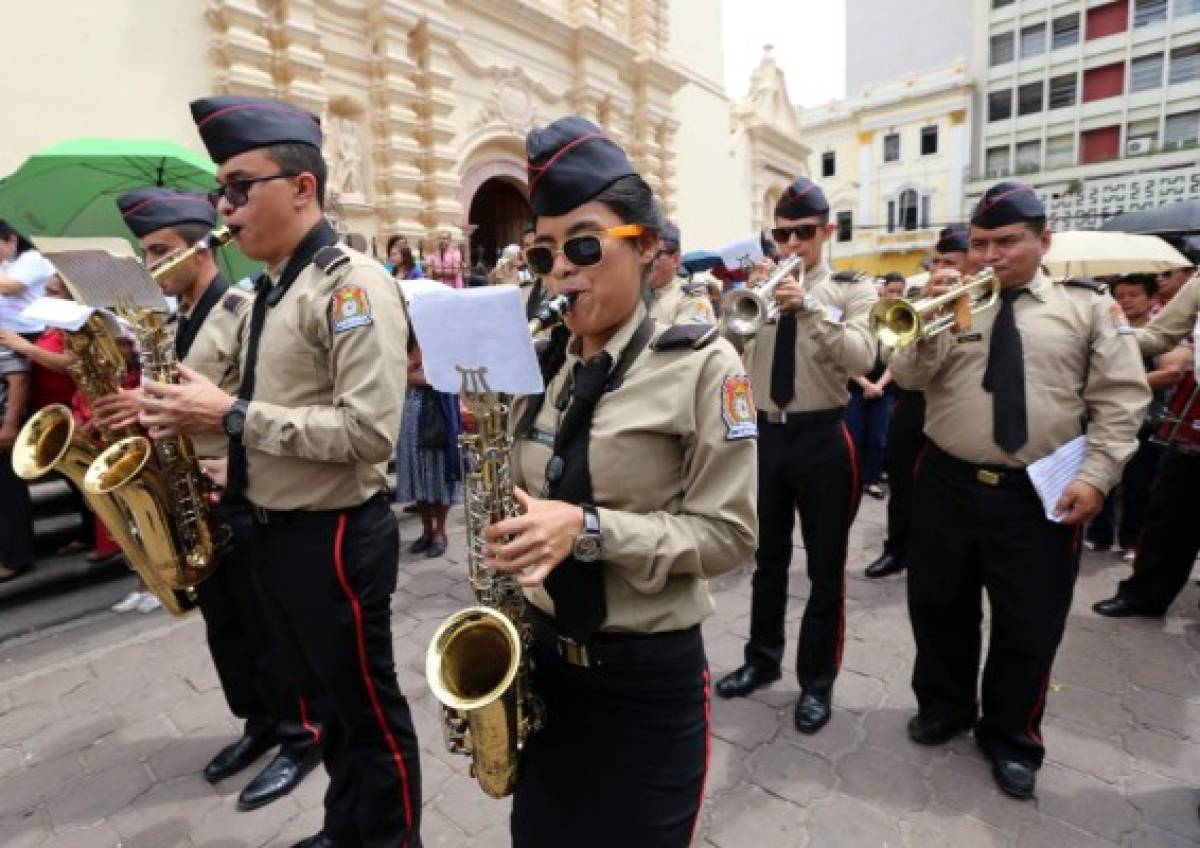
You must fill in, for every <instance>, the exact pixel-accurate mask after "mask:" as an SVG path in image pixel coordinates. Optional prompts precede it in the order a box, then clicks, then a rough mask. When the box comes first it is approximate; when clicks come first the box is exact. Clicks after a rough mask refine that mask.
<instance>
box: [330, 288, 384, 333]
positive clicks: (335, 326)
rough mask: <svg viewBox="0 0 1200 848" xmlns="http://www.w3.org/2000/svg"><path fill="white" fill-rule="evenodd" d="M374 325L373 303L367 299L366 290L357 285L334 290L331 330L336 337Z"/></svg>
mask: <svg viewBox="0 0 1200 848" xmlns="http://www.w3.org/2000/svg"><path fill="white" fill-rule="evenodd" d="M372 323H374V322H373V320H372V318H371V302H370V301H369V300H368V299H367V291H366V289H364V288H363V287H362V286H355V285H345V286H339V287H338V288H336V289H334V291H333V296H332V297H330V298H329V328H330V329H331V330H332V331H333V333H334V335H337V334H338V333H344V332H346V331H347V330H353V329H354V328H355V327H367V326H370V325H371V324H372Z"/></svg>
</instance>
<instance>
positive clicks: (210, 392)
mask: <svg viewBox="0 0 1200 848" xmlns="http://www.w3.org/2000/svg"><path fill="white" fill-rule="evenodd" d="M235 400H236V398H235V397H234V396H233V395H231V394H227V393H226V392H225V391H223V390H222V389H221V388H220V387H219V386H218V385H217V384H216V383H214V382H212V380H209V379H208V378H207V377H205V376H204V375H203V374H201V373H199V372H198V371H195V370H193V369H191V368H188V367H187V366H186V365H182V364H181V365H180V366H179V383H178V384H171V383H156V382H155V381H153V380H143V381H142V403H141V407H142V412H141V415H140V416H139V417H138V420H139V421H140V422H141V424H142V426H143V427H145V428H146V429H147V430H148V431H149V433H150V438H152V439H163V438H168V437H170V436H176V435H179V434H180V433H186V434H191V433H221V432H224V427H223V425H222V418H223V417H224V415H225V413H226V412H228V411H229V409H230V407H232V406H233V402H234V401H235Z"/></svg>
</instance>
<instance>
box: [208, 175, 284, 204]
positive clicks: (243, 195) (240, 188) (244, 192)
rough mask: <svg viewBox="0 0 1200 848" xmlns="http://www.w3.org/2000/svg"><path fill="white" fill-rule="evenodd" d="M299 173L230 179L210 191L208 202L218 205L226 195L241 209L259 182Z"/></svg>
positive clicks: (229, 200)
mask: <svg viewBox="0 0 1200 848" xmlns="http://www.w3.org/2000/svg"><path fill="white" fill-rule="evenodd" d="M298 176H300V174H299V173H295V172H285V173H282V174H272V175H271V176H269V177H254V178H253V179H249V180H230V181H229V182H228V183H226V184H225V185H223V186H219V187H217V188H215V189H213V190H212V191H210V192H208V202H209V203H211V204H212V205H213V206H216V205H217V204H218V203H220V202H221V198H222V197H224V198H225V201H226V202H227V203H228V204H229V205H230V206H232V207H233V208H234V209H239V208H241V207H242V206H245V205H246V204H247V203H249V202H250V189H251V188H253V187H254V186H255V185H256V184H257V183H269V182H270V181H271V180H286V179H289V178H291V177H298Z"/></svg>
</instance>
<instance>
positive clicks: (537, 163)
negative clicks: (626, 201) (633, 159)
mask: <svg viewBox="0 0 1200 848" xmlns="http://www.w3.org/2000/svg"><path fill="white" fill-rule="evenodd" d="M525 155H526V158H527V159H528V168H529V205H530V206H531V207H533V211H534V213H535V214H537V215H551V216H553V215H565V214H566V213H567V212H570V211H571V210H572V209H574V208H576V207H577V206H582V205H583V204H584V203H587V202H588V201H589V200H591V199H592V198H593V197H595V196H596V195H598V194H599V193H600V192H602V191H604V189H606V188H608V187H609V186H610V185H612V184H613V183H615V182H616V181H617V180H619V179H620V178H621V177H628V176H631V175H635V174H637V171H636V170H635V169H634V167H633V164H632V163H630V161H629V157H628V156H626V155H625V151H624V150H622V149H621V147H620V145H618V144H617V143H616V142H614V141H612V140H611V139H609V138H607V137H606V136H605V135H604V133H603V132H601V131H600V128H599V127H597V126H596V125H595V124H593V123H592V122H591V121H587V120H584V119H583V118H579V117H576V116H570V117H566V118H559V119H558V120H557V121H555V122H554V123H552V124H550V125H549V126H548V127H544V128H542V129H538V130H531V131H530V133H529V135H528V136H526V137H525Z"/></svg>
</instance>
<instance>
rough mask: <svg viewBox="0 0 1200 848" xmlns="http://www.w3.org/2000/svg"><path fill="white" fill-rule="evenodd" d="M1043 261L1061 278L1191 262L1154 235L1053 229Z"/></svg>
mask: <svg viewBox="0 0 1200 848" xmlns="http://www.w3.org/2000/svg"><path fill="white" fill-rule="evenodd" d="M1043 263H1044V264H1045V266H1046V269H1047V270H1048V271H1049V272H1050V276H1052V277H1056V278H1064V279H1065V278H1067V277H1106V276H1109V275H1113V274H1153V273H1160V272H1162V271H1173V270H1175V269H1176V268H1190V267H1191V265H1192V263H1191V262H1189V261H1188V258H1187V257H1186V256H1184V255H1183V254H1182V253H1180V252H1179V251H1178V250H1176V249H1175V248H1173V247H1171V245H1169V244H1167V243H1166V242H1165V241H1163V240H1162V239H1160V238H1159V237H1158V236H1146V235H1136V234H1133V233H1117V232H1101V231H1099V230H1069V231H1067V232H1064V233H1054V234H1053V236H1052V237H1051V242H1050V251H1049V252H1048V253H1047V254H1046V257H1045V259H1044V260H1043Z"/></svg>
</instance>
